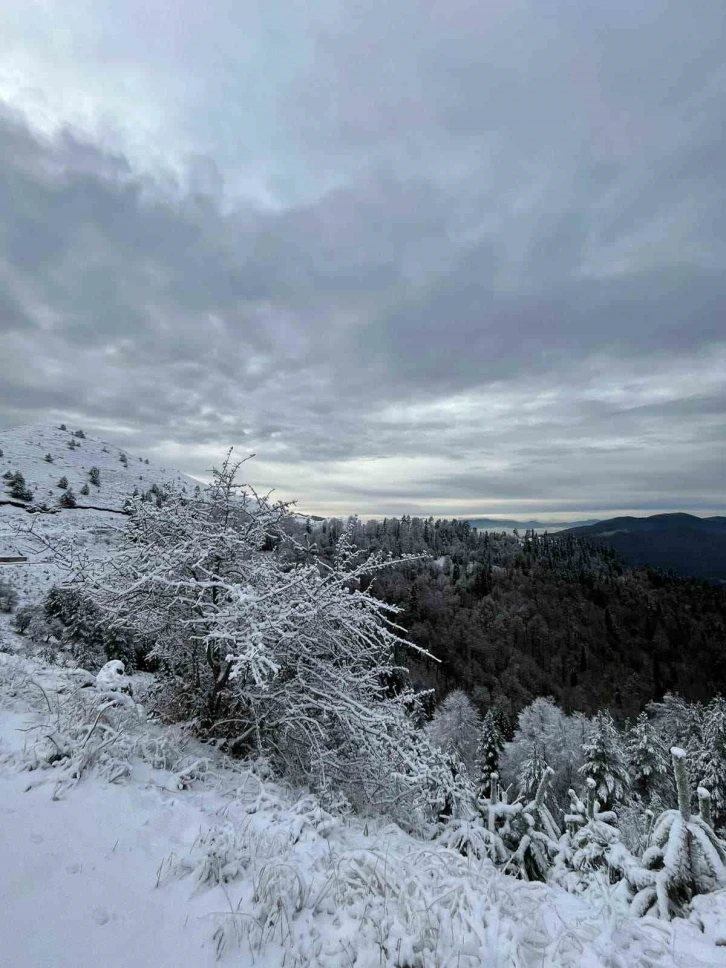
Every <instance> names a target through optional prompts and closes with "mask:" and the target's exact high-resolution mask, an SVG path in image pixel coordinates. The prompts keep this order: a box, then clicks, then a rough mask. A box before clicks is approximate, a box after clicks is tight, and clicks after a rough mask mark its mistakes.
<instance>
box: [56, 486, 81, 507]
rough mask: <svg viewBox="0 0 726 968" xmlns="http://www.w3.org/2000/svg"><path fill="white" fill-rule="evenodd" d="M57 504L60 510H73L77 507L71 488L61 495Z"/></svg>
mask: <svg viewBox="0 0 726 968" xmlns="http://www.w3.org/2000/svg"><path fill="white" fill-rule="evenodd" d="M58 504H60V506H61V507H62V508H75V507H77V506H78V505H77V503H76V495H75V494H74V493H73V490H72V488H70V487H69V488H68V490H67V491H64V492H63V493H62V494H61V496H60V497H59V498H58Z"/></svg>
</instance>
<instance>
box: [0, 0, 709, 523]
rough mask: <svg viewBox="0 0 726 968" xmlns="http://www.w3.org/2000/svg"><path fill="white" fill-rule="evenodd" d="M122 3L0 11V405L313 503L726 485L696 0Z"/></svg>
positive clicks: (388, 504) (638, 495) (400, 503)
mask: <svg viewBox="0 0 726 968" xmlns="http://www.w3.org/2000/svg"><path fill="white" fill-rule="evenodd" d="M133 6H134V5H131V4H130V5H129V9H128V10H126V9H125V12H124V13H123V14H122V16H121V18H120V20H114V21H113V22H112V21H111V20H110V19H109V17H110V14H109V11H108V9H107V8H106V7H105V5H104V4H102V3H101V2H100V0H99V2H94V3H92V4H91V6H90V8H89V10H90V14H88V11H86V14H88V15H89V16H90V18H91V19H90V20H84V19H83V18H80V13H79V11H76V10H75V8H74V7H73V6H72V5H71V7H70V8H69V11H68V29H67V32H66V33H67V39H66V42H65V43H66V44H67V48H66V49H60V50H59V49H57V48H56V47H54V46H53V43H52V39H51V33H49V31H50V29H51V27H52V23H49V24H46V23H45V22H43V20H42V19H39V20H38V21H37V22H33V21H32V20H31V17H32V16H33V14H32V12H31V11H27V12H25V13H23V12H21V14H22V15H20V16H19V18H18V19H16V20H15V21H13V23H12V24H11V23H10V20H8V21H7V23H5V24H3V23H2V18H1V17H0V26H5V27H6V28H7V30H6V31H5V34H4V36H5V37H6V38H10V40H7V39H6V41H5V44H6V50H5V53H6V55H7V56H6V58H5V62H6V63H11V64H13V65H15V67H14V70H15V73H14V74H13V75H12V77H16V76H20V75H23V72H25V74H27V78H26V83H25V86H23V85H22V84H21V85H18V84H14V86H13V84H11V83H10V81H9V80H8V78H9V77H11V75H10V73H6V74H3V72H2V70H0V96H4V97H5V99H6V106H5V109H4V112H3V114H2V115H1V116H0V159H2V164H1V165H0V406H1V407H2V416H1V417H0V427H2V426H3V425H5V426H9V425H11V424H14V423H19V422H30V421H45V420H57V419H60V418H63V417H67V418H69V419H78V420H83V421H84V423H85V425H86V426H87V427H88V428H89V429H94V428H97V429H99V430H103V431H104V432H106V433H109V434H114V433H115V434H116V435H117V436H119V437H120V438H121V437H122V438H123V439H124V441H125V442H126V444H127V446H129V447H136V448H137V449H139V450H141V451H143V450H145V449H155V450H157V451H159V452H161V453H163V454H164V455H165V456H167V457H168V458H169V459H174V460H176V461H177V463H178V464H179V465H180V466H182V467H183V468H184V469H185V470H188V471H190V472H191V473H199V474H203V473H204V471H205V470H206V469H207V468H208V467H209V466H210V464H211V462H212V460H213V459H215V458H218V456H219V455H220V453H221V452H222V451H223V449H224V448H225V446H226V445H228V444H235V446H237V447H239V448H240V449H241V450H242V451H243V452H248V451H256V452H257V453H258V454H259V458H258V462H257V463H256V465H255V468H254V471H251V472H252V473H253V475H254V477H255V480H256V483H260V484H264V485H271V484H274V485H277V486H278V487H279V489H280V492H281V493H282V494H283V495H284V496H286V497H287V496H297V497H298V498H299V499H300V501H301V503H302V504H303V505H304V506H305V507H307V508H310V510H315V511H331V512H333V511H335V512H339V513H347V512H349V511H353V510H359V511H361V512H362V513H377V512H378V513H385V512H387V511H388V512H391V511H403V510H418V511H422V512H425V513H428V512H429V511H430V512H432V513H449V514H463V513H471V514H476V513H493V512H494V513H496V512H500V513H503V514H511V513H513V512H517V511H520V510H521V511H527V513H529V512H530V511H535V512H536V511H539V510H549V511H552V512H567V511H573V512H581V511H584V510H588V511H598V510H603V511H606V510H631V509H635V510H649V509H661V508H683V509H692V510H719V509H726V505H725V504H724V484H725V483H726V481H725V480H724V477H725V475H724V462H723V460H722V456H721V455H722V454H723V451H724V443H725V441H724V429H723V427H724V420H723V418H724V402H725V397H726V377H725V374H726V322H725V321H726V272H725V271H724V270H725V269H726V177H725V176H724V172H726V124H724V119H725V118H726V68H725V67H724V64H723V57H722V41H723V37H724V36H725V35H726V31H725V29H724V28H725V27H726V12H725V11H724V8H723V4H722V3H721V2H716V0H703V2H702V3H700V4H699V5H698V8H697V9H696V10H691V9H688V10H687V9H686V8H685V7H683V9H679V8H678V7H674V5H672V4H666V3H664V2H659V0H636V2H635V3H631V4H624V3H623V4H621V3H616V4H610V5H608V6H607V8H604V7H602V6H598V5H595V4H591V3H589V2H588V3H586V4H584V5H583V4H571V3H569V2H565V0H537V2H535V0H516V2H506V3H505V2H504V0H495V2H493V3H488V4H485V5H475V4H471V3H469V2H468V0H453V2H452V3H449V4H446V5H445V6H442V5H441V4H439V3H434V2H433V0H402V2H401V3H400V4H395V5H389V7H388V8H383V7H382V6H381V5H380V4H373V3H369V2H367V0H364V2H362V3H356V4H349V3H343V2H342V0H340V2H333V0H325V2H324V3H321V4H319V5H316V9H315V12H314V15H313V13H309V14H303V13H302V12H301V8H299V7H297V6H293V5H292V4H289V3H287V2H284V0H278V2H275V3H267V4H264V5H259V7H258V6H256V5H241V6H237V5H233V4H228V3H226V2H222V0H215V2H214V3H212V4H211V5H210V6H209V8H208V10H207V13H205V16H204V17H201V15H199V14H198V13H194V11H192V10H189V11H184V12H181V13H180V15H179V18H178V20H177V21H176V22H175V24H174V28H173V30H172V31H171V32H170V33H167V31H166V29H162V21H164V16H162V13H163V11H162V9H161V7H158V9H157V5H153V4H152V5H151V6H149V5H144V9H143V11H142V10H141V7H139V9H138V10H136V14H134V16H132V14H133V13H134V11H133V9H132V7H133ZM18 9H20V8H18ZM205 9H207V8H205ZM142 13H143V18H142V19H143V21H144V23H145V24H146V27H145V31H144V35H145V36H148V30H150V29H152V28H153V26H154V24H155V23H157V21H158V24H157V25H158V30H159V36H162V35H163V36H164V37H165V41H164V44H161V45H153V46H149V45H148V44H147V43H146V42H145V41H143V38H142V37H141V33H140V30H139V28H138V27H137V26H136V24H137V20H135V19H134V17H135V16H136V15H138V17H141V15H142ZM76 14H78V16H76ZM114 16H115V15H114ZM23 18H25V20H23ZM79 18H80V19H79ZM93 18H95V19H93ZM51 19H52V18H51ZM23 22H24V24H25V30H24V31H23V30H22V29H19V28H18V26H17V24H18V23H20V24H21V25H22V24H23ZM138 22H140V21H138ZM88 24H92V26H93V30H90V28H88ZM89 30H90V32H89ZM13 31H14V32H13ZM242 41H244V43H243V44H242ZM2 44H3V41H0V54H2V53H3V46H2ZM240 44H242V46H240ZM61 46H62V45H61ZM242 54H244V56H242ZM101 61H102V62H103V68H102V67H101V66H100V64H101ZM114 78H116V79H117V81H118V83H117V84H114V83H113V79H114ZM121 78H123V79H124V81H123V83H121V80H120V79H121ZM61 79H62V80H63V82H64V85H65V86H64V85H63V84H61V83H60V80H61ZM11 80H12V78H11ZM55 82H58V83H55ZM94 82H95V83H94ZM13 83H14V82H13ZM39 88H41V89H42V95H43V99H42V101H41V100H39V97H40V95H39V94H38V89H39ZM56 88H57V90H56ZM59 90H63V91H66V92H70V93H68V99H69V100H68V101H67V102H61V101H59V100H58V96H59V95H58V91H59ZM28 91H31V94H32V96H31V94H29V93H28ZM81 91H84V92H86V93H85V94H84V95H83V96H81V93H79V92H81ZM140 93H143V97H140V96H139V94H140ZM41 103H42V105H43V110H42V111H41V109H40V108H39V107H38V105H39V104H41ZM88 104H91V106H92V109H91V108H88V106H87V105H88ZM172 104H173V110H172V108H171V105H172ZM84 112H85V113H84ZM89 112H90V113H89ZM94 112H95V113H94ZM49 115H53V118H52V123H48V116H49ZM78 117H80V118H81V120H82V121H83V122H84V124H83V127H82V128H79V127H78V126H76V127H75V128H74V127H73V126H72V125H71V123H70V122H72V121H74V120H76V119H77V118H78ZM99 118H102V119H103V123H101V122H100V121H99V120H98V119H99ZM89 119H90V120H89ZM94 119H95V120H94ZM160 119H163V120H160ZM66 121H67V122H68V123H67V124H65V123H64V122H66ZM41 122H43V123H42V124H41ZM41 127H42V128H43V129H44V131H41ZM109 131H112V132H113V137H111V135H110V134H109ZM180 146H183V149H182V147H180ZM190 146H191V149H192V150H191V151H188V150H187V149H188V148H189V147H190ZM184 151H187V153H186V155H184ZM160 153H162V154H164V153H166V154H167V155H168V159H169V164H168V166H167V167H165V166H163V165H160V163H159V154H160ZM182 155H184V158H185V160H184V162H183V164H182V166H181V168H180V167H179V164H177V163H176V161H175V159H176V160H177V161H178V158H180V157H182ZM172 169H174V170H175V171H176V174H172V173H171V172H172ZM180 172H181V174H180ZM0 435H1V430H0Z"/></svg>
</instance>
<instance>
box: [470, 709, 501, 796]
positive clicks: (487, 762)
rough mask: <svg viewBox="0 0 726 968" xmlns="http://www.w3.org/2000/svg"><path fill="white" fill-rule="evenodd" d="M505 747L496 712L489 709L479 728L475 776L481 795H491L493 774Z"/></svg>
mask: <svg viewBox="0 0 726 968" xmlns="http://www.w3.org/2000/svg"><path fill="white" fill-rule="evenodd" d="M503 748H504V738H503V737H502V734H501V731H500V729H499V726H498V724H497V721H496V718H495V716H494V713H493V712H492V710H491V709H489V710H487V713H486V715H485V716H484V719H483V720H482V724H481V729H480V730H479V742H478V743H477V747H476V761H475V776H476V784H477V792H478V794H479V796H480V797H489V796H490V795H491V792H492V791H491V775H492V773H496V772H497V771H498V769H499V756H500V754H501V752H502V749H503Z"/></svg>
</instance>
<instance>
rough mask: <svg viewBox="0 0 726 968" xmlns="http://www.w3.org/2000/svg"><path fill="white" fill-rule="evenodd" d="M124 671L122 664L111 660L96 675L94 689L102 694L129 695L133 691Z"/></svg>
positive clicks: (116, 660)
mask: <svg viewBox="0 0 726 968" xmlns="http://www.w3.org/2000/svg"><path fill="white" fill-rule="evenodd" d="M125 671H126V670H125V669H124V664H123V662H120V661H119V660H118V659H112V660H111V662H107V663H106V664H105V665H104V666H103V667H102V668H101V669H100V670H99V672H98V674H97V675H96V687H97V688H98V689H100V690H101V691H102V692H126V693H129V695H130V694H131V693H132V692H133V690H132V688H131V682H130V681H129V678H128V676H126V675H125Z"/></svg>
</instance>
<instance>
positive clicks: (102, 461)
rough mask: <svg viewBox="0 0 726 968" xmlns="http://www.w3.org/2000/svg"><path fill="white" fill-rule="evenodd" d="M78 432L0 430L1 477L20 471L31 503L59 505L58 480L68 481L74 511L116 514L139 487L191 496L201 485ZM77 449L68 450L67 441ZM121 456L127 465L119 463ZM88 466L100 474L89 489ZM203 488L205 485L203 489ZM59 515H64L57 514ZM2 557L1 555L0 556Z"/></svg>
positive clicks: (2, 492)
mask: <svg viewBox="0 0 726 968" xmlns="http://www.w3.org/2000/svg"><path fill="white" fill-rule="evenodd" d="M76 429H78V428H76V427H74V426H73V425H71V424H68V430H59V429H58V428H57V427H48V426H45V425H35V424H33V425H30V426H24V427H14V428H12V429H10V430H0V450H2V451H3V456H2V457H0V477H1V476H2V475H3V474H4V473H5V471H13V472H15V471H20V473H21V474H22V475H23V477H24V478H25V483H26V485H27V487H29V488H30V490H31V491H33V502H32V503H37V504H40V503H42V502H46V503H47V504H48V505H51V506H52V505H57V503H58V498H59V497H60V496H61V494H62V493H63V491H62V490H61V489H60V488H59V487H58V481H59V480H60V478H61V477H67V478H68V484H69V486H70V487H71V488H72V489H73V492H74V494H75V496H76V501H77V503H78V507H94V508H104V509H105V508H107V509H109V510H112V511H120V510H121V509H122V508H123V505H124V501H125V500H126V498H127V497H128V496H129V495H130V494H131V493H132V492H133V490H134V488H135V487H137V488H138V489H139V492H141V493H143V492H144V491H148V490H149V488H150V487H152V485H154V484H157V485H159V486H163V485H166V484H174V485H175V486H176V487H178V488H179V489H184V488H185V487H186V489H187V491H189V492H190V493H191V492H193V490H194V487H195V486H196V485H197V484H200V482H199V481H196V480H194V478H191V477H188V476H187V475H185V474H182V473H181V471H178V470H175V469H174V468H171V467H165V466H161V465H159V464H156V463H154V462H152V461H149V463H148V464H147V463H146V462H145V460H143V459H142V458H141V457H139V456H138V455H134V454H130V453H129V452H128V451H127V450H125V449H124V448H122V447H119V446H117V445H116V444H112V443H110V442H109V441H106V440H102V439H101V438H99V437H96V436H93V435H91V434H88V435H87V436H86V438H85V439H82V438H79V437H75V436H74V433H73V432H74V431H75V430H76ZM71 440H73V441H75V443H76V444H77V445H78V446H77V447H76V448H74V449H73V450H69V448H68V443H69V441H71ZM46 454H50V455H51V456H52V457H53V463H48V462H46V460H45V455H46ZM122 454H125V455H126V459H127V464H128V466H126V465H124V464H123V463H122V462H121V459H120V458H121V455H122ZM92 467H98V469H99V470H100V472H101V474H100V487H96V486H95V485H94V484H91V483H90V481H89V478H88V472H89V471H90V469H91V468H92ZM0 483H1V484H2V487H1V488H0V500H3V499H5V500H7V499H9V497H10V495H9V494H8V492H7V490H6V487H5V485H6V484H7V481H5V480H2V481H0ZM86 483H88V486H89V489H90V494H88V495H87V496H85V497H84V495H83V494H81V488H82V487H83V485H84V484H86ZM202 486H203V485H202ZM61 513H62V512H61ZM0 553H1V552H0Z"/></svg>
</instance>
